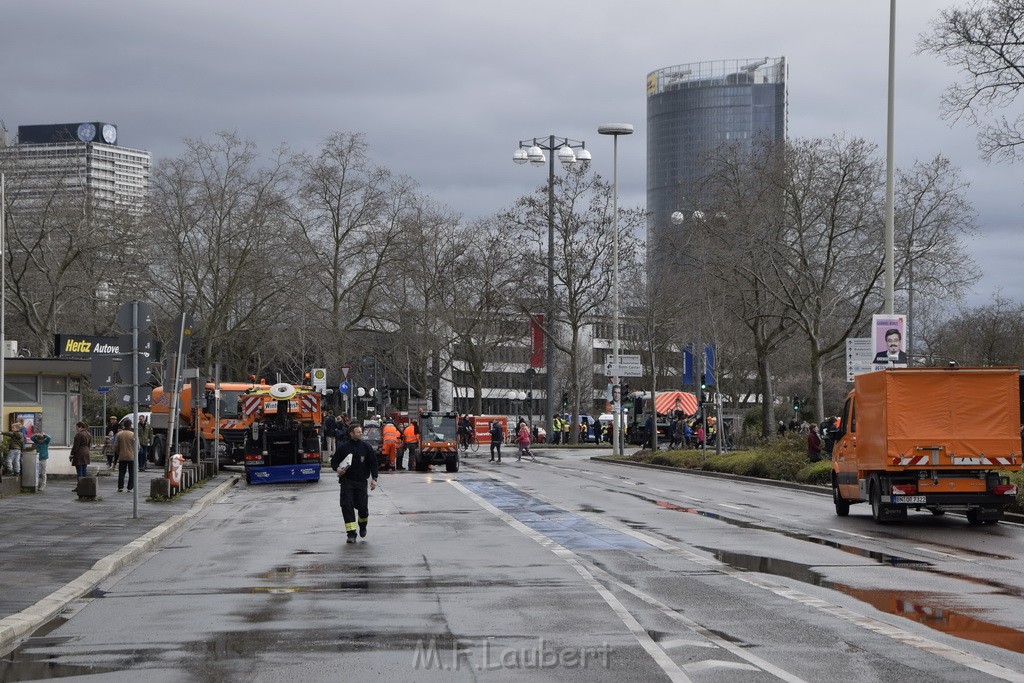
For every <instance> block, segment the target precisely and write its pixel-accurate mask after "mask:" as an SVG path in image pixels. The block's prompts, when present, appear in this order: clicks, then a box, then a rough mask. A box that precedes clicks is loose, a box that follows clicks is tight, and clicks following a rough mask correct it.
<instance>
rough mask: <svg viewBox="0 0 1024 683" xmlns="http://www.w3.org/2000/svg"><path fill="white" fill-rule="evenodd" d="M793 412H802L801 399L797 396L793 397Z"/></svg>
mask: <svg viewBox="0 0 1024 683" xmlns="http://www.w3.org/2000/svg"><path fill="white" fill-rule="evenodd" d="M793 412H794V413H799V412H800V398H799V397H797V396H794V397H793Z"/></svg>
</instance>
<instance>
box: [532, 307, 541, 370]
mask: <svg viewBox="0 0 1024 683" xmlns="http://www.w3.org/2000/svg"><path fill="white" fill-rule="evenodd" d="M543 324H544V316H543V315H534V316H530V367H531V368H542V367H544V330H543V328H542V327H541V325H543Z"/></svg>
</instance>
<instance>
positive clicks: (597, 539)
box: [459, 480, 653, 550]
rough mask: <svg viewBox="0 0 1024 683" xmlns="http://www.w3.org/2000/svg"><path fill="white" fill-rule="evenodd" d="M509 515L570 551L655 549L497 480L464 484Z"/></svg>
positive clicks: (462, 482)
mask: <svg viewBox="0 0 1024 683" xmlns="http://www.w3.org/2000/svg"><path fill="white" fill-rule="evenodd" d="M459 483H460V484H462V485H463V486H465V487H466V488H467V489H469V490H470V491H472V492H473V493H475V494H476V495H478V496H480V497H481V498H483V499H484V500H486V501H487V502H488V503H490V504H491V505H493V506H494V507H496V508H498V509H499V510H501V511H502V512H504V513H505V514H507V515H508V516H510V517H512V518H514V519H516V520H517V521H519V522H522V523H523V524H525V525H526V526H528V527H530V528H531V529H533V530H534V531H536V532H538V533H541V534H544V535H545V536H547V537H548V538H550V539H551V540H553V541H555V542H556V543H558V544H559V545H561V546H562V547H563V548H568V549H569V550H649V549H651V548H652V547H653V546H651V545H650V544H649V543H645V542H643V541H641V540H639V539H637V538H633V537H632V536H630V535H629V534H624V533H622V532H621V531H616V530H614V529H609V528H608V527H604V526H601V525H600V524H595V523H594V522H591V521H590V520H589V519H586V518H585V517H581V516H579V515H577V514H574V513H572V512H568V511H567V510H563V509H562V508H560V507H557V506H555V505H551V504H550V503H545V502H544V501H542V500H539V499H537V498H534V497H533V496H530V495H527V494H525V493H523V492H522V491H519V490H518V489H516V488H514V487H512V486H509V485H508V484H502V483H499V482H494V481H465V480H463V481H461V482H459Z"/></svg>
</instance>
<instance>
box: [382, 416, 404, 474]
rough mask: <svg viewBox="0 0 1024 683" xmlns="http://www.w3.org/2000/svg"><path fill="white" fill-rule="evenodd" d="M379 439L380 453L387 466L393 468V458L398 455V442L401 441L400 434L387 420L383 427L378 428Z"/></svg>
mask: <svg viewBox="0 0 1024 683" xmlns="http://www.w3.org/2000/svg"><path fill="white" fill-rule="evenodd" d="M380 435H381V439H382V440H383V442H384V443H383V445H382V446H381V449H380V453H381V455H383V456H384V457H385V458H387V461H388V468H389V469H392V470H393V469H395V459H396V457H397V456H398V444H400V443H401V442H402V435H401V434H399V432H398V427H396V426H395V425H394V423H392V422H391V420H388V421H387V423H386V424H385V425H384V427H383V428H382V429H381V430H380Z"/></svg>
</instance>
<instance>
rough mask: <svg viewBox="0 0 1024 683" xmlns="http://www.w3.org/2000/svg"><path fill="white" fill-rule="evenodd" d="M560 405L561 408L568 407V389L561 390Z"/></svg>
mask: <svg viewBox="0 0 1024 683" xmlns="http://www.w3.org/2000/svg"><path fill="white" fill-rule="evenodd" d="M562 407H563V408H568V407H569V392H568V391H563V392H562Z"/></svg>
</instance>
